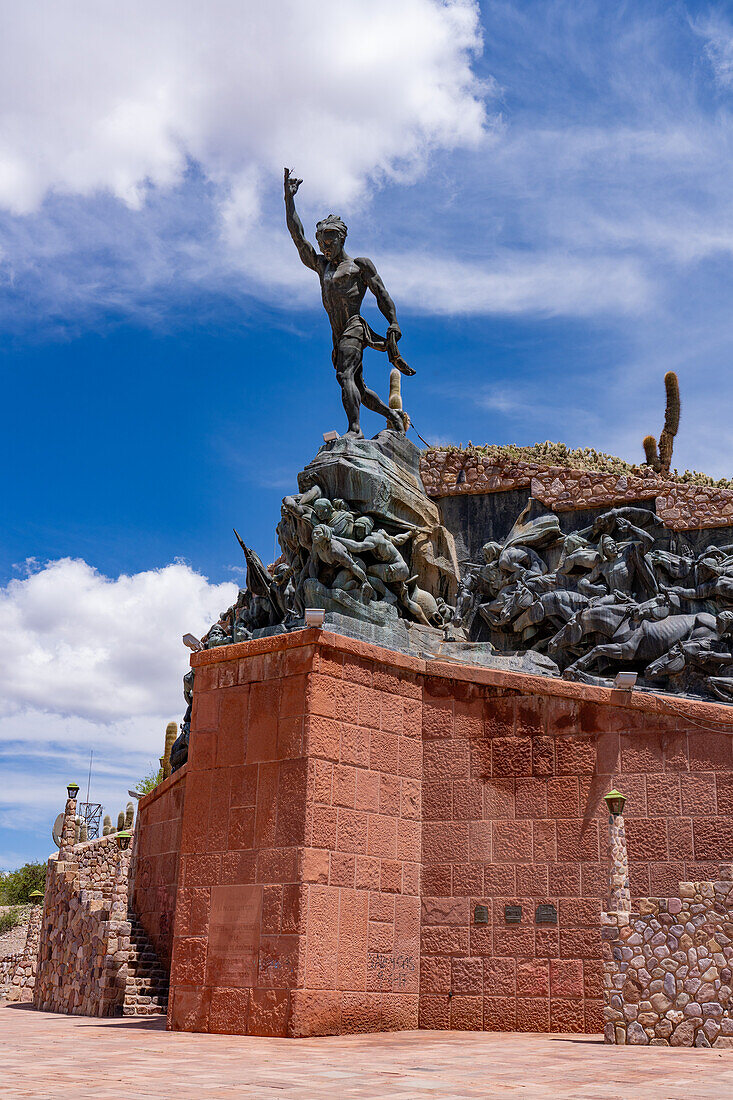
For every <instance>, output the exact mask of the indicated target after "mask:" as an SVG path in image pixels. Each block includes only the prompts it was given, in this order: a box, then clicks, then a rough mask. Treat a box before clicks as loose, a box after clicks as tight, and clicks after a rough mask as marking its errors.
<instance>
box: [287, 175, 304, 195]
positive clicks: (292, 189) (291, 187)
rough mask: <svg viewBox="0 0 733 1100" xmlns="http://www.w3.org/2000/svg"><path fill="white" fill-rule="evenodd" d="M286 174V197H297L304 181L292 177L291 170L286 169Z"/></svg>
mask: <svg viewBox="0 0 733 1100" xmlns="http://www.w3.org/2000/svg"><path fill="white" fill-rule="evenodd" d="M284 172H285V179H284V185H285V195H286V196H288V195H290V196H291V197H293V196H294V195H296V194H297V193H298V188H299V187H300V185H301V183H302V182H303V181H302V180H299V179H297V178H296V177H295V176H291V175H290V169H289V168H285V169H284Z"/></svg>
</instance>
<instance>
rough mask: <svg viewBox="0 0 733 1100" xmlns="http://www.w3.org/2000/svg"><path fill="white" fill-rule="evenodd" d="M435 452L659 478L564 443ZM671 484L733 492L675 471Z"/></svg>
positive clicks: (722, 482)
mask: <svg viewBox="0 0 733 1100" xmlns="http://www.w3.org/2000/svg"><path fill="white" fill-rule="evenodd" d="M430 450H431V451H460V452H462V453H464V454H465V453H467V452H470V453H474V454H476V455H481V456H482V457H484V458H487V459H489V461H500V460H501V459H504V460H509V461H510V462H539V463H541V464H542V465H544V466H566V467H567V468H568V469H571V470H589V471H592V472H593V473H599V474H628V475H630V476H632V477H658V476H659V475H658V474H655V472H654V470H653V469H652V467H651V466H648V465H647V464H646V463H645V462H641V463H638V464H636V463H632V462H626V461H624V459H623V458H618V456H617V455H609V454H606V453H605V452H604V451H597V450H596V449H595V447H574V448H571V447H567V446H566V445H565V444H564V443H553V442H552V441H551V440H549V439H548V440H546V441H545V442H544V443H533V444H531V445H529V446H526V447H525V446H520V445H519V444H516V443H506V444H499V443H485V444H483V445H481V444H475V443H471V442H470V441H469V443H468V445H467V446H466V447H464V446H462V445H457V444H452V443H449V444H445V445H443V446H440V447H431V448H430ZM667 476H668V478H669V480H670V481H677V482H679V483H681V484H686V485H707V486H711V487H713V488H716V489H731V488H733V479H731V478H726V477H721V478H719V479H718V480H717V481H716V480H715V478H712V477H709V476H708V475H707V474H702V473H699V472H698V471H697V470H685V471H684V473H680V472H679V471H678V470H671V471H670V473H669V474H668V475H667Z"/></svg>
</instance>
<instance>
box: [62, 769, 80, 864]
mask: <svg viewBox="0 0 733 1100" xmlns="http://www.w3.org/2000/svg"><path fill="white" fill-rule="evenodd" d="M78 793H79V784H78V783H67V784H66V794H67V799H66V808H65V809H64V827H63V829H62V830H61V844H60V846H59V859H60V860H67V859H71V857H72V855H73V851H74V845H75V844H76V796H77V794H78Z"/></svg>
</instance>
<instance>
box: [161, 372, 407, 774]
mask: <svg viewBox="0 0 733 1100" xmlns="http://www.w3.org/2000/svg"><path fill="white" fill-rule="evenodd" d="M397 373H398V374H399V371H398V372H397ZM177 736H178V726H177V725H176V723H175V722H169V723H168V725H167V726H166V727H165V748H164V749H163V755H162V756H161V758H160V770H161V771H162V773H163V779H167V778H168V776H169V775H170V774H171V749H172V748H173V742H174V741H175V739H176V737H177Z"/></svg>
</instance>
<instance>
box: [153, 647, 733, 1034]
mask: <svg viewBox="0 0 733 1100" xmlns="http://www.w3.org/2000/svg"><path fill="white" fill-rule="evenodd" d="M194 663H195V665H196V668H197V673H196V692H195V705H194V713H193V722H192V733H191V745H190V756H189V763H188V765H187V770H186V776H185V792H186V794H185V805H184V811H183V823H182V830H181V837H180V852H181V856H180V864H179V879H178V891H177V903H176V916H175V939H174V950H173V965H172V974H171V1008H170V1013H169V1026H172V1027H174V1028H176V1029H182V1030H198V1031H206V1030H208V1031H220V1032H245V1033H250V1034H279V1035H286V1034H289V1035H307V1034H328V1033H333V1032H343V1031H349V1030H352V1031H367V1030H379V1029H386V1028H399V1027H403V1028H404V1027H414V1026H416V1023H417V1022H418V1021H419V1025H420V1026H422V1027H429V1028H433V1027H438V1028H447V1027H451V1028H459V1029H472V1028H473V1029H476V1028H486V1029H489V1030H496V1029H514V1028H518V1029H522V1030H559V1031H583V1030H586V1031H598V1030H601V1029H602V1012H601V987H602V986H601V981H602V980H601V934H600V913H601V906H602V900H603V899H604V897H605V893H606V884H607V875H608V867H607V836H606V829H607V818H606V811H605V806H604V804H603V802H602V798H603V795H604V794H605V793H606V792H607V791H608V790H609V789H610V788H611V787H613V786H619V787H620V788H621V789H622V790H623V791H624V793H625V794H627V796H628V799H629V801H628V803H627V809H626V820H627V833H628V837H629V858H630V868H631V882H632V890H633V892H634V894H635V895H636V896H639V895H644V896H645V895H649V894H650V893H655V892H658V893H662V894H667V893H669V892H671V887H672V885H674V886H675V889H676V884H677V882H678V881H679V880H680V879H687V880H700V879H706V878H708V879H714V878H716V876H717V872H718V865H719V863H721V862H729V861H731V860H732V859H733V823H732V819H731V816H730V814H731V810H732V809H733V759H732V757H731V752H732V749H731V738H730V736H729V735H728V734H727V733H726V732H724V731H722V730H716V729H715V728H714V723H715V721H716V720H717V721H720V718H721V713H722V716H723V718H724V717H725V714H726V713H727V711H726V710H725V709H724V708H721V707H720V706H716V705H709V704H701V703H691V702H685V701H684V700H672V699H669V698H667V699H664V698H662V697H654V696H648V695H643V694H641V693H635V694H634V695H633V696H629V695H628V694H626V693H621V692H616V691H610V690H607V689H599V688H588V687H585V686H583V685H576V684H569V683H565V682H563V681H552V680H545V679H540V678H534V677H526V676H522V675H519V674H516V673H501V672H496V671H490V670H482V669H478V668H471V667H467V666H457V665H453V664H448V663H440V662H435V661H433V662H430V663H425V662H422V661H417V660H413V659H410V658H407V657H403V656H401V655H399V654H394V653H389V652H387V651H384V650H381V649H379V648H378V647H375V646H367V645H364V644H362V643H358V642H353V641H350V640H349V639H345V638H339V637H336V636H333V635H329V634H327V633H325V632H318V631H303V632H300V633H298V634H294V635H289V636H280V637H276V638H272V639H266V640H260V641H257V642H251V643H243V644H241V645H237V646H228V647H222V648H221V649H217V650H213V651H209V652H206V653H202V654H198V655H197V656H196V657H195V658H194ZM705 727H711V728H710V729H708V728H705ZM152 808H153V804H152V803H151V811H152ZM147 813H148V807H147V805H143V807H142V813H141V817H142V818H143V819H144V818H145V815H146V814H147ZM156 813H157V814H160V815H162V816H161V817H160V819H159V820H158V821H157V822H156V824H157V825H160V824H161V823H162V822H163V820H164V818H165V812H164V810H163V808H162V807H160V808H159V810H158V811H156ZM143 824H144V821H143ZM144 832H145V830H144V828H143V836H144ZM150 837H151V839H150V840H149V842H148V843H149V848H146V846H145V843H144V842H143V841H142V840H141V858H149V859H150V858H153V856H159V855H160V854H161V851H160V848H159V847H156V844H158V842H157V841H154V840H153V839H152V837H153V832H151V833H150ZM164 877H165V876H164ZM539 904H544V905H548V904H549V905H553V906H555V908H556V910H557V924H556V925H548V924H538V923H536V921H535V910H536V907H537V906H538V905H539ZM477 905H482V906H484V907H485V908H486V909H487V910H488V923H487V924H476V923H475V922H474V911H475V907H476V906H477ZM506 905H513V906H516V905H521V907H522V920H521V922H520V923H519V924H510V923H507V921H506V920H505V906H506Z"/></svg>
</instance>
